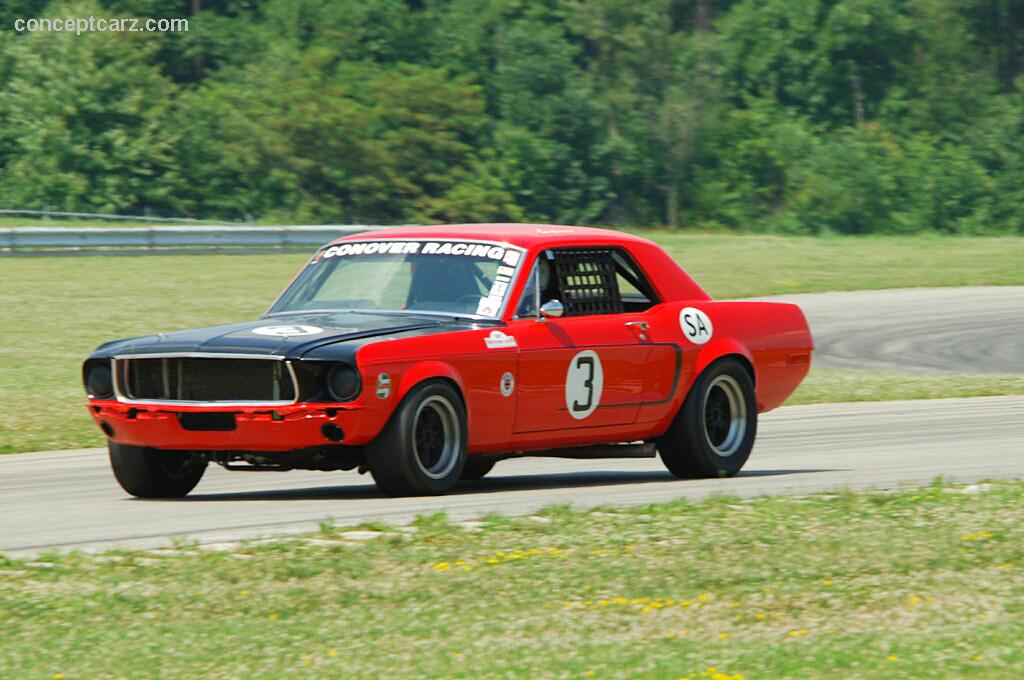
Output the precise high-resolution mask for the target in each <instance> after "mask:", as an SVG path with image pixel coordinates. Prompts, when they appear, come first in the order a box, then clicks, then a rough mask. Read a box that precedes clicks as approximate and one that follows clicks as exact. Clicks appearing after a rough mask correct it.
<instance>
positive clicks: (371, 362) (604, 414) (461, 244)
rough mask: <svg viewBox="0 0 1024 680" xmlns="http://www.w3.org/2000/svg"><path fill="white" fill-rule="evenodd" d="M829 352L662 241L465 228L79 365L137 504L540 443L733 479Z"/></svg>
mask: <svg viewBox="0 0 1024 680" xmlns="http://www.w3.org/2000/svg"><path fill="white" fill-rule="evenodd" d="M812 349H813V343H812V341H811V335H810V332H809V330H808V327H807V322H806V320H805V319H804V315H803V313H802V312H801V311H800V309H799V308H798V307H796V306H795V305H790V304H777V303H767V302H716V301H714V300H712V299H711V297H710V296H708V294H707V293H706V292H704V290H703V289H702V288H701V287H700V286H699V285H697V283H695V282H694V280H693V279H691V278H690V277H689V276H688V275H687V273H686V272H685V271H683V270H682V269H681V268H680V267H679V265H678V264H676V262H675V261H674V260H673V259H672V258H671V257H669V256H668V255H667V254H666V253H665V252H664V251H663V250H662V249H661V248H660V247H659V246H658V245H656V244H654V243H652V242H651V241H648V240H645V239H642V238H639V237H636V236H631V235H628V234H623V233H620V232H615V231H607V230H603V229H590V228H582V227H560V226H545V225H519V224H509V225H504V224H491V225H459V226H438V227H416V228H400V229H388V230H384V231H379V232H373V233H372V234H364V235H358V236H350V237H346V238H342V239H339V240H337V241H335V242H333V243H331V244H329V245H327V246H325V247H323V248H321V249H320V250H319V251H318V252H317V253H316V254H315V255H314V256H313V259H312V260H310V262H309V264H308V265H306V267H305V268H303V269H302V271H301V272H300V273H299V274H298V276H296V277H295V279H294V280H293V281H292V283H291V284H290V285H289V286H288V287H287V288H286V289H285V291H284V293H283V294H282V295H281V297H280V298H278V300H277V302H275V303H274V304H273V306H271V308H270V310H269V311H268V312H267V313H266V314H265V315H264V316H263V317H262V318H260V319H259V320H257V321H252V322H246V323H235V324H230V325H225V326H214V327H211V328H203V329H199V330H192V331H181V332H176V333H160V334H157V335H150V336H146V337H139V338H132V339H128V340H120V341H116V342H111V343H107V344H105V345H102V346H101V347H99V348H98V349H97V350H96V351H95V352H94V353H93V354H92V355H91V356H90V357H89V358H88V359H87V360H86V361H85V364H84V366H83V378H84V381H85V386H86V391H87V393H88V395H89V402H88V407H89V412H90V413H91V414H92V417H93V418H94V419H95V420H96V423H97V424H98V425H99V427H100V428H101V429H102V430H103V432H104V433H105V434H106V436H107V437H108V439H109V449H110V462H111V465H112V466H113V470H114V474H115V476H116V477H117V480H118V482H120V484H121V486H122V487H123V488H124V490H125V491H127V492H128V493H130V494H133V495H135V496H140V497H174V496H183V495H185V494H187V493H188V492H189V491H191V490H192V488H193V487H195V485H196V484H197V483H198V482H199V479H200V478H201V477H202V475H203V472H204V471H205V469H206V466H207V464H208V463H210V462H215V463H218V464H220V465H222V466H224V467H226V468H227V469H230V470H234V469H247V470H251V469H278V470H282V469H283V470H288V469H307V470H310V469H312V470H351V469H354V468H359V471H360V472H365V471H369V472H370V473H371V474H372V475H373V478H374V480H375V481H376V483H377V485H378V486H379V487H380V488H381V489H382V490H383V491H384V492H386V493H389V494H395V495H402V494H436V493H442V492H444V491H446V490H448V489H450V488H452V486H453V485H454V484H456V482H458V481H459V480H460V479H479V478H480V477H483V476H484V475H485V474H487V472H488V471H489V470H490V469H491V468H492V467H493V466H494V464H495V462H496V461H499V460H501V459H503V458H509V457H517V456H524V455H531V456H564V457H573V458H604V457H641V456H651V457H653V456H654V455H656V454H660V456H661V459H662V461H663V462H664V463H665V466H666V467H667V468H668V469H669V470H670V471H671V472H672V473H673V474H674V475H676V476H678V477H684V478H685V477H719V476H730V475H734V474H736V473H737V472H739V470H740V468H742V467H743V464H744V463H745V462H746V460H747V457H748V456H749V455H750V450H751V448H752V446H753V444H754V436H755V432H756V430H757V414H758V413H759V412H762V411H767V410H769V409H773V408H775V407H776V406H779V405H780V404H781V403H782V402H783V401H784V400H785V399H786V397H788V396H789V395H790V394H791V393H792V392H793V390H794V389H795V388H796V387H797V385H799V384H800V381H801V380H802V379H803V377H804V376H805V375H806V374H807V370H808V368H809V367H810V359H811V351H812Z"/></svg>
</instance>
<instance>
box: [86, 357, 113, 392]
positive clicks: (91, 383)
mask: <svg viewBox="0 0 1024 680" xmlns="http://www.w3.org/2000/svg"><path fill="white" fill-rule="evenodd" d="M85 390H86V392H88V393H89V396H90V397H94V398H96V399H110V398H111V397H112V396H114V376H113V374H111V372H110V362H108V361H97V362H95V363H93V364H90V365H89V366H88V367H87V368H86V369H85Z"/></svg>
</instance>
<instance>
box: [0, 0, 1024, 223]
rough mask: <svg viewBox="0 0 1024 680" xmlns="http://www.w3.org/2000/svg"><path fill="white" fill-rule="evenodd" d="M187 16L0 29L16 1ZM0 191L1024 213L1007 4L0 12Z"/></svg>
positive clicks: (201, 0)
mask: <svg viewBox="0 0 1024 680" xmlns="http://www.w3.org/2000/svg"><path fill="white" fill-rule="evenodd" d="M89 15H96V16H115V17H116V16H141V17H155V18H161V17H168V18H175V17H187V18H188V19H189V30H188V32H181V33H116V34H115V33H91V34H82V35H80V36H77V35H74V34H65V33H26V32H23V33H16V32H15V31H13V29H12V26H13V24H14V20H15V19H17V18H26V17H33V16H73V17H80V16H85V17H88V16H89ZM0 27H2V29H0V204H2V206H3V207H8V208H42V207H44V206H46V207H49V208H50V209H53V210H77V211H100V212H104V211H112V212H119V213H124V214H141V213H142V212H143V211H148V212H152V213H155V214H169V215H185V216H194V217H202V218H213V219H226V220H241V219H261V220H275V221H288V222H296V221H297V222H339V223H352V222H361V223H397V222H441V221H446V222H451V221H497V220H515V221H525V220H530V221H542V222H557V223H587V224H609V225H668V226H681V227H696V228H704V229H728V230H741V231H746V230H757V231H778V232H785V233H805V234H818V233H844V234H863V233H876V232H877V233H916V232H941V233H971V234H984V233H1003V234H1007V233H1012V234H1024V96H1022V86H1024V76H1022V72H1024V0H643V1H642V2H637V0H336V1H329V0H268V1H265V2H257V1H250V0H184V1H177V2H172V1H169V0H102V1H101V2H80V1H76V2H58V3H46V2H39V1H37V0H14V1H12V2H6V3H4V4H3V5H2V6H0Z"/></svg>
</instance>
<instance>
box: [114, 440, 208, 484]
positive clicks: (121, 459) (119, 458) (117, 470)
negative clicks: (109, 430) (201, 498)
mask: <svg viewBox="0 0 1024 680" xmlns="http://www.w3.org/2000/svg"><path fill="white" fill-rule="evenodd" d="M107 449H108V450H109V451H110V467H111V469H112V470H113V471H114V477H115V478H116V479H117V483H118V484H120V485H121V488H122V489H124V490H125V491H127V492H128V493H130V494H131V495H133V496H136V497H138V498H181V497H182V496H185V495H187V494H188V492H189V491H191V490H192V489H194V488H195V486H196V484H198V483H199V480H200V479H202V478H203V473H204V472H206V461H205V460H203V459H202V458H200V457H199V456H197V455H195V454H192V453H182V452H179V451H160V450H159V449H149V448H143V447H141V446H126V445H124V444H118V443H117V442H113V441H112V442H108V444H107Z"/></svg>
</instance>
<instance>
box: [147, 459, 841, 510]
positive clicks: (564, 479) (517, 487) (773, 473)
mask: <svg viewBox="0 0 1024 680" xmlns="http://www.w3.org/2000/svg"><path fill="white" fill-rule="evenodd" d="M836 471H838V470H836V469H830V468H809V469H799V468H798V469H789V470H750V471H748V472H740V473H739V474H738V475H736V477H735V479H745V478H757V477H778V476H782V475H796V474H812V473H821V472H836ZM239 474H245V473H239ZM250 474H258V473H250ZM713 481H716V480H707V479H694V480H684V479H676V478H675V477H673V476H672V475H671V474H670V473H668V472H666V471H660V470H656V471H650V472H647V471H642V472H638V471H616V470H604V471H593V470H591V471H584V472H558V473H552V474H544V475H507V476H495V477H487V478H484V479H481V480H478V481H472V482H468V481H467V482H460V483H459V484H458V485H457V486H456V487H455V488H454V489H452V490H451V491H449V492H448V493H447V494H446V495H448V496H452V495H468V494H485V493H504V492H508V491H533V490H540V489H571V488H578V487H602V486H620V485H624V484H643V483H657V482H678V483H679V484H680V487H681V488H682V487H683V486H685V485H686V484H692V483H694V482H713ZM367 498H387V496H385V495H384V494H382V493H381V492H380V491H379V490H378V489H377V487H376V486H374V485H373V484H372V483H371V484H360V485H358V486H355V485H353V486H347V485H346V486H317V487H305V488H301V489H267V490H265V491H232V492H223V493H193V494H190V495H189V496H186V497H185V498H180V499H174V502H185V503H188V502H200V501H206V502H209V501H312V500H358V499H367ZM136 500H137V499H136Z"/></svg>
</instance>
